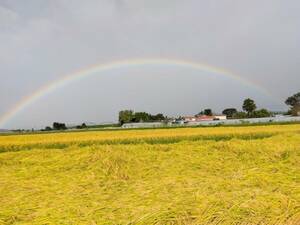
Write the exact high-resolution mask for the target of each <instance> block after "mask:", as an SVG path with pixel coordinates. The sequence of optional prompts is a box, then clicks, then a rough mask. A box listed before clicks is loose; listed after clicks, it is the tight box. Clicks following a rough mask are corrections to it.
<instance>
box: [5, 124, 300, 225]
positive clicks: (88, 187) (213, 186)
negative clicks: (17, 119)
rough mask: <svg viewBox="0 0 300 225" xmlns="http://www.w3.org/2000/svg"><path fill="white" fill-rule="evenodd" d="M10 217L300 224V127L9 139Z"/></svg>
mask: <svg viewBox="0 0 300 225" xmlns="http://www.w3.org/2000/svg"><path fill="white" fill-rule="evenodd" d="M0 224H16V225H21V224H22V225H23V224H34V225H35V224H36V225H37V224H39V225H40V224H87V225H95V224H128V225H129V224H192V225H193V224H274V225H275V224H300V125H299V124H298V125H297V124H295V125H274V126H255V127H219V128H180V129H153V130H151V129H146V130H124V131H123V130H118V131H88V132H76V133H71V132H70V133H50V134H31V135H9V136H0Z"/></svg>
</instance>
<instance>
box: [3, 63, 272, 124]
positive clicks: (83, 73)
mask: <svg viewBox="0 0 300 225" xmlns="http://www.w3.org/2000/svg"><path fill="white" fill-rule="evenodd" d="M145 65H161V66H180V67H187V68H190V69H194V70H200V71H204V72H209V73H213V74H219V75H223V76H226V77H229V78H232V79H234V80H237V81H239V82H240V83H243V84H245V85H247V86H250V87H252V88H256V89H257V90H260V91H261V92H262V93H264V94H265V95H268V96H271V95H270V93H268V91H267V90H266V89H264V88H263V87H261V86H260V85H258V84H255V83H253V82H252V81H249V80H246V79H244V78H242V77H241V76H239V75H237V74H235V73H232V72H230V71H227V70H225V69H221V68H218V67H214V66H210V65H207V64H204V63H198V62H193V61H185V60H179V59H168V58H153V59H152V58H150V59H149V58H148V59H130V60H121V61H113V62H110V63H106V64H101V63H100V64H96V65H93V66H90V67H88V68H85V69H82V70H79V71H77V72H75V73H71V74H68V75H65V76H63V77H62V78H61V79H58V80H55V81H53V82H50V83H48V84H46V85H44V86H42V87H41V88H39V89H38V90H36V91H35V92H33V93H32V94H30V95H28V96H26V97H24V98H22V99H21V100H20V101H19V102H17V104H15V105H14V106H13V107H12V108H11V109H10V110H9V111H8V112H6V113H5V114H4V115H3V116H1V117H0V127H3V126H4V125H5V124H6V123H7V122H9V121H10V120H12V119H13V118H14V117H15V116H16V115H17V114H18V113H20V112H21V111H23V110H24V109H25V108H26V107H27V106H29V105H30V104H32V103H34V102H36V101H38V100H39V99H40V98H42V97H43V96H45V95H47V94H49V93H51V92H53V91H55V90H56V89H58V88H61V87H64V86H66V85H68V84H69V83H71V82H75V81H78V80H80V79H82V78H85V77H88V76H91V75H95V74H99V73H103V72H105V71H110V70H115V69H120V68H126V67H138V66H145Z"/></svg>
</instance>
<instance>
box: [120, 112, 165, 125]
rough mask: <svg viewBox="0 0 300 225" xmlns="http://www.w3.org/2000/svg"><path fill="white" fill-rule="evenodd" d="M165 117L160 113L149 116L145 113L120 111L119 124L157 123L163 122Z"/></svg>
mask: <svg viewBox="0 0 300 225" xmlns="http://www.w3.org/2000/svg"><path fill="white" fill-rule="evenodd" d="M165 119H166V117H165V116H164V115H163V114H162V113H158V114H156V115H151V114H150V113H147V112H134V111H133V110H122V111H120V112H119V124H120V125H123V124H124V123H137V122H157V121H163V120H165Z"/></svg>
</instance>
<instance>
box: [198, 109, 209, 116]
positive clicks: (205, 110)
mask: <svg viewBox="0 0 300 225" xmlns="http://www.w3.org/2000/svg"><path fill="white" fill-rule="evenodd" d="M199 115H206V116H212V110H211V109H204V110H202V111H201V112H199V113H198V114H197V115H196V116H199Z"/></svg>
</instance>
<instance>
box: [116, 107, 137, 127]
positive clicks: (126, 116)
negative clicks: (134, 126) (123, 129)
mask: <svg viewBox="0 0 300 225" xmlns="http://www.w3.org/2000/svg"><path fill="white" fill-rule="evenodd" d="M133 119H134V113H133V111H132V110H122V111H120V112H119V123H120V124H121V125H123V124H124V123H130V122H132V120H133Z"/></svg>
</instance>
